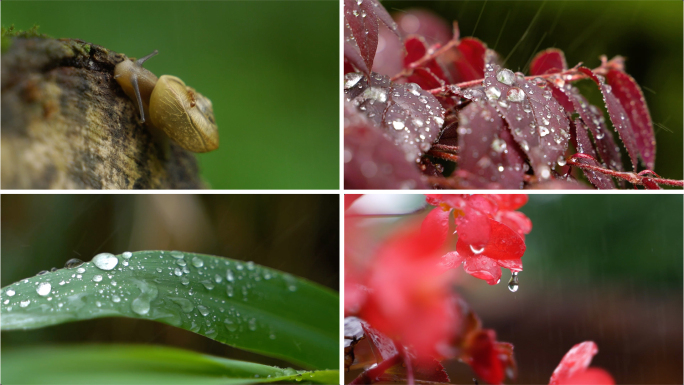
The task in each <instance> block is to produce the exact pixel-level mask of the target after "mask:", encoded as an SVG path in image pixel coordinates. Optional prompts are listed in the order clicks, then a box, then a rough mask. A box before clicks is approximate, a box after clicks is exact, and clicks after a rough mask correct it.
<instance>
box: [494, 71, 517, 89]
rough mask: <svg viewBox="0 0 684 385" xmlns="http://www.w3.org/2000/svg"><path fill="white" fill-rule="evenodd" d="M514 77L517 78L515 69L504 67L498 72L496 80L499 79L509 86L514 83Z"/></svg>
mask: <svg viewBox="0 0 684 385" xmlns="http://www.w3.org/2000/svg"><path fill="white" fill-rule="evenodd" d="M514 79H515V74H514V73H513V71H511V70H509V69H507V68H505V69H502V70H501V71H499V72H498V73H497V74H496V80H498V81H499V82H501V83H503V84H505V85H507V86H510V85H512V84H513V80H514Z"/></svg>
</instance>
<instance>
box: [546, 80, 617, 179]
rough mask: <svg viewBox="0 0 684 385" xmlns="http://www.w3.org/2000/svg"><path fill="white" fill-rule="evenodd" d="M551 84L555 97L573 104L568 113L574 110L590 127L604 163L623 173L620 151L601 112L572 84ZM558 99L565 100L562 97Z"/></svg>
mask: <svg viewBox="0 0 684 385" xmlns="http://www.w3.org/2000/svg"><path fill="white" fill-rule="evenodd" d="M551 84H552V87H553V89H554V95H557V94H556V92H559V93H562V94H564V95H565V96H566V97H567V99H568V101H569V102H570V103H571V104H572V106H573V108H570V109H567V111H573V110H574V111H575V112H577V113H578V114H579V115H580V118H582V121H583V122H584V124H585V125H586V126H587V127H589V130H590V131H591V133H592V135H593V138H594V143H595V144H596V149H597V151H598V153H599V155H600V156H601V159H602V160H603V163H605V164H606V165H607V166H608V167H609V168H611V169H613V170H616V171H623V167H622V158H621V155H620V149H619V148H618V146H617V145H616V144H615V141H614V140H613V135H612V133H611V132H610V131H608V128H607V127H606V124H605V120H604V118H603V114H602V113H601V111H600V110H599V109H598V108H596V106H594V105H591V104H589V102H588V101H587V99H585V98H584V96H582V95H581V94H580V93H579V90H578V89H577V88H575V87H573V86H572V85H571V84H566V85H556V84H554V83H551ZM556 99H557V100H563V99H562V98H561V97H560V96H558V97H557V98H556Z"/></svg>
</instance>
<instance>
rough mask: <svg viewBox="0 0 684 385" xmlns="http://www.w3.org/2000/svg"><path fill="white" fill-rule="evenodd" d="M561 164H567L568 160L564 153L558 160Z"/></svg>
mask: <svg viewBox="0 0 684 385" xmlns="http://www.w3.org/2000/svg"><path fill="white" fill-rule="evenodd" d="M556 163H558V165H559V166H561V167H563V166H565V165H566V164H567V161H566V160H565V157H564V156H563V155H561V156H559V157H558V160H557V161H556Z"/></svg>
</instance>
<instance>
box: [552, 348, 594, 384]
mask: <svg viewBox="0 0 684 385" xmlns="http://www.w3.org/2000/svg"><path fill="white" fill-rule="evenodd" d="M596 353H598V347H596V344H595V343H594V342H593V341H585V342H582V343H580V344H577V345H575V346H573V347H572V348H571V349H570V350H569V351H568V352H567V353H566V354H565V356H563V359H562V360H561V362H560V363H559V364H558V366H557V367H556V370H554V371H553V375H551V381H549V385H560V384H561V383H562V382H561V381H564V380H567V379H569V378H571V377H572V376H574V375H575V374H577V373H581V372H583V371H584V370H585V369H587V368H588V367H589V364H590V363H591V360H592V358H593V357H594V356H595V355H596Z"/></svg>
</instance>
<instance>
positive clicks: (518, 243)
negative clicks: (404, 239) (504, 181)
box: [422, 194, 532, 285]
mask: <svg viewBox="0 0 684 385" xmlns="http://www.w3.org/2000/svg"><path fill="white" fill-rule="evenodd" d="M427 202H428V203H429V204H431V205H433V206H437V207H436V208H435V209H433V210H432V211H431V212H430V213H429V214H428V216H427V217H426V218H425V220H424V221H423V224H422V231H423V232H432V233H434V234H436V236H437V237H438V239H439V240H441V241H442V242H445V241H446V240H447V239H448V237H449V232H450V231H449V225H450V220H451V216H452V213H453V217H454V220H453V221H454V222H453V223H454V225H455V227H456V234H457V235H458V241H457V242H456V250H455V251H452V252H449V253H447V254H445V255H444V256H443V257H442V263H441V265H442V267H443V268H447V269H449V268H455V267H457V266H459V265H460V264H461V263H462V264H463V268H464V270H465V271H466V272H467V273H468V274H470V275H472V276H474V277H476V278H480V279H483V280H485V281H487V283H489V284H490V285H495V284H497V283H498V282H499V280H500V279H501V267H503V268H506V269H510V270H511V271H512V272H519V271H522V261H521V260H520V258H521V257H522V256H523V254H524V253H525V248H526V247H525V238H524V236H525V234H527V233H529V232H530V231H531V230H532V222H531V221H530V220H529V218H527V217H526V216H525V215H524V214H523V213H520V212H518V211H514V210H516V209H518V208H520V207H521V206H523V205H524V204H525V203H527V195H503V194H488V195H455V194H450V195H437V194H433V195H427Z"/></svg>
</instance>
